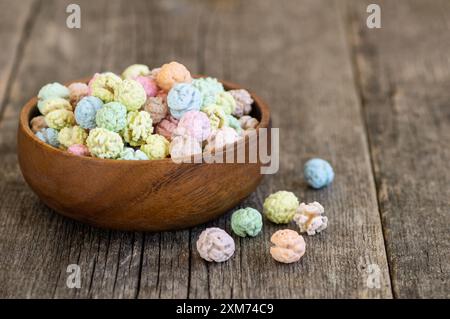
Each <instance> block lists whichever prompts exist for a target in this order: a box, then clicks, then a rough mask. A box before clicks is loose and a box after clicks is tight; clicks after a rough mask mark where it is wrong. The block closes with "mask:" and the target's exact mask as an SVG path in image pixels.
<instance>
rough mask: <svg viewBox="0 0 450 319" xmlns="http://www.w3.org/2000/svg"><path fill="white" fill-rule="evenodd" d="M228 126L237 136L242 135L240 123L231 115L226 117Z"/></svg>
mask: <svg viewBox="0 0 450 319" xmlns="http://www.w3.org/2000/svg"><path fill="white" fill-rule="evenodd" d="M227 121H228V126H229V127H231V128H233V129H234V130H235V131H236V132H237V133H238V134H241V133H242V128H241V123H240V122H239V120H238V119H237V118H235V117H234V116H233V115H227Z"/></svg>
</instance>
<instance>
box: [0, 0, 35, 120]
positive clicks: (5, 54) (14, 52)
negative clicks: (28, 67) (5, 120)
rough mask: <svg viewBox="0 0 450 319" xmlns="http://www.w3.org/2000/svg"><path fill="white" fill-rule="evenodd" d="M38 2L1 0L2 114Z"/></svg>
mask: <svg viewBox="0 0 450 319" xmlns="http://www.w3.org/2000/svg"><path fill="white" fill-rule="evenodd" d="M37 4H38V3H37V1H35V0H25V1H20V2H19V1H13V2H11V1H8V0H1V1H0V39H1V40H2V50H0V114H1V110H2V108H3V105H4V104H5V102H6V101H5V97H6V95H7V91H8V89H9V86H8V84H9V83H11V81H12V77H13V75H14V74H15V72H14V71H15V68H16V67H17V62H18V60H20V56H21V54H22V50H23V45H24V43H25V42H26V40H27V38H28V31H29V30H28V29H29V26H30V23H32V20H33V16H32V15H33V13H34V11H35V10H36V9H37Z"/></svg>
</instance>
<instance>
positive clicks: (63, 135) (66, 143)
mask: <svg viewBox="0 0 450 319" xmlns="http://www.w3.org/2000/svg"><path fill="white" fill-rule="evenodd" d="M86 138H87V133H86V131H85V130H84V129H82V128H81V127H79V126H72V127H65V128H63V129H62V130H61V131H59V134H58V141H59V143H60V144H61V146H62V148H68V147H70V146H72V145H74V144H84V143H85V142H86Z"/></svg>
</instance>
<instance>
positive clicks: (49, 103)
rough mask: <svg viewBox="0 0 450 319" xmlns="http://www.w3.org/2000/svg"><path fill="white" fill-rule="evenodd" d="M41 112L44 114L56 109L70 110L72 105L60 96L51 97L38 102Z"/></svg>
mask: <svg viewBox="0 0 450 319" xmlns="http://www.w3.org/2000/svg"><path fill="white" fill-rule="evenodd" d="M38 109H39V112H41V114H42V115H47V114H48V113H50V112H51V111H55V110H68V111H72V105H71V104H70V102H69V101H67V100H65V99H63V98H60V97H51V98H49V99H47V100H44V101H41V102H39V103H38Z"/></svg>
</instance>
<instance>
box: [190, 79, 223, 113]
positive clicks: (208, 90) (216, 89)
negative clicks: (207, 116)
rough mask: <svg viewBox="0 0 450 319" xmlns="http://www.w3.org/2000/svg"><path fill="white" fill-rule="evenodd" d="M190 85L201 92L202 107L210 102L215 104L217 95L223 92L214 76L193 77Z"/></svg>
mask: <svg viewBox="0 0 450 319" xmlns="http://www.w3.org/2000/svg"><path fill="white" fill-rule="evenodd" d="M192 85H193V86H194V87H195V88H197V90H199V91H200V93H201V94H202V108H203V107H205V106H208V105H210V104H215V103H216V97H217V95H218V94H219V93H221V92H225V89H224V88H223V85H222V83H220V82H219V81H217V79H215V78H199V79H194V80H193V81H192Z"/></svg>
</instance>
